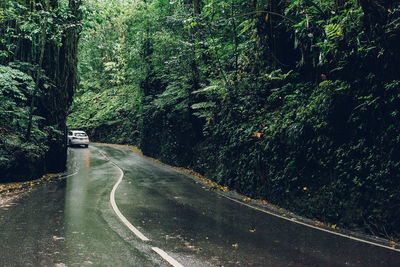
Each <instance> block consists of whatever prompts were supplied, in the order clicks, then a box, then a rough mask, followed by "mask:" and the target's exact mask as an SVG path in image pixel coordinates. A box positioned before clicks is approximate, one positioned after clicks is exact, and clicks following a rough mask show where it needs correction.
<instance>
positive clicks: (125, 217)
mask: <svg viewBox="0 0 400 267" xmlns="http://www.w3.org/2000/svg"><path fill="white" fill-rule="evenodd" d="M74 163H75V164H76V166H77V173H76V174H75V175H72V176H70V177H69V178H67V179H65V180H61V181H57V182H53V183H50V184H47V185H43V186H41V187H38V188H37V189H36V190H33V191H32V192H30V193H28V194H26V195H24V196H23V197H22V198H20V199H18V200H16V201H14V203H12V204H11V205H10V206H6V207H2V208H0V239H1V240H2V242H1V243H0V265H1V266H16V265H18V266H19V265H21V266H29V265H31V266H32V265H34V266H37V265H41V266H44V265H48V266H73V265H78V266H85V265H88V266H90V265H96V266H97V265H101V266H109V265H116V266H171V265H173V266H399V265H400V253H399V252H397V251H393V250H389V249H385V248H382V247H376V246H373V245H370V244H365V243H361V242H358V241H355V240H350V239H347V238H344V237H341V236H336V235H332V234H330V233H326V232H322V231H319V230H317V229H312V228H309V227H305V226H303V225H300V224H294V223H292V222H290V221H287V220H283V219H281V218H277V217H274V216H271V215H268V214H266V213H263V212H261V211H259V210H255V209H251V208H249V207H246V206H245V205H242V204H240V203H237V202H234V201H231V200H229V199H226V198H224V197H222V196H220V195H218V194H216V193H215V192H212V191H208V190H206V189H204V188H202V185H201V184H200V183H197V182H196V181H195V180H193V179H190V178H189V177H187V176H186V174H184V173H181V172H178V171H175V170H173V169H170V168H168V167H165V166H162V165H159V164H157V163H155V162H153V161H151V160H148V159H146V158H143V157H141V156H140V155H138V154H137V153H135V152H133V151H131V150H129V149H127V148H121V147H115V146H106V145H93V146H91V147H90V148H89V149H84V148H74V149H69V158H68V166H69V168H70V169H71V168H72V166H73V165H74ZM129 225H130V226H129ZM138 233H140V234H141V235H140V234H138Z"/></svg>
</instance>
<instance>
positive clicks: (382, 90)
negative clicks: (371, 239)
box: [0, 0, 400, 240]
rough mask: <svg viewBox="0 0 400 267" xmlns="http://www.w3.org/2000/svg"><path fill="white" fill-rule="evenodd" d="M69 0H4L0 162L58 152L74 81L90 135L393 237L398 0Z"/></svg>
mask: <svg viewBox="0 0 400 267" xmlns="http://www.w3.org/2000/svg"><path fill="white" fill-rule="evenodd" d="M78 2H79V1H74V0H69V1H66V0H58V1H55V0H49V1H46V0H36V1H32V0H30V1H28V0H20V1H13V0H8V1H2V3H1V4H0V7H1V11H0V21H1V26H0V32H1V40H0V41H1V42H0V64H1V65H0V79H1V82H0V86H1V90H2V94H1V96H0V97H1V103H0V105H1V106H0V108H1V110H0V116H1V122H0V123H1V125H0V130H1V132H2V134H1V139H0V141H1V142H0V146H1V154H0V164H1V165H0V169H1V173H2V174H3V173H6V172H7V173H16V172H17V170H20V169H21V168H19V169H16V168H15V167H14V166H19V167H20V165H21V164H25V165H29V166H30V168H31V170H32V171H33V170H34V169H32V168H33V167H32V166H38V165H34V164H32V163H33V162H34V163H37V164H39V165H40V164H42V162H43V164H46V166H47V167H48V166H51V165H49V164H47V163H46V162H49V161H51V159H52V158H53V159H54V155H55V154H54V153H59V155H65V153H64V152H65V149H66V148H65V118H66V115H67V114H66V110H67V108H68V107H69V105H70V104H71V101H72V94H73V92H74V91H75V97H74V100H73V102H72V106H71V108H70V110H69V115H68V120H67V125H68V127H69V128H71V129H72V128H76V129H82V130H85V131H87V132H88V133H89V136H90V137H91V140H92V141H101V142H107V143H122V144H134V145H137V146H139V147H140V148H141V150H142V151H143V153H144V154H145V155H148V156H151V157H155V158H159V159H160V160H162V161H163V162H166V163H168V164H172V165H176V166H183V167H188V168H191V169H193V170H196V171H197V172H199V173H201V174H203V175H205V176H207V177H208V178H210V179H212V180H214V181H216V182H217V183H219V184H221V185H223V186H228V187H229V188H230V189H232V190H236V191H237V192H239V193H242V194H245V195H247V196H249V197H252V198H258V199H264V200H267V201H268V202H270V203H273V204H275V205H279V206H280V207H283V208H286V209H288V210H291V211H293V212H296V213H298V214H300V215H303V216H307V217H309V218H314V219H318V220H320V221H323V222H329V223H331V224H334V225H337V226H339V227H342V228H346V229H351V230H356V231H362V232H366V233H371V234H374V235H379V236H383V237H386V238H389V239H396V240H398V239H399V238H400V230H399V229H400V219H399V218H400V72H399V71H398V69H397V67H398V66H399V63H400V49H398V44H399V43H400V7H399V2H400V1H397V0H361V1H357V0H350V1H343V0H328V1H317V0H276V1H272V0H251V1H250V0H87V1H82V4H81V6H80V8H79V5H78V4H79V3H78ZM79 19H81V24H79V23H78V20H79ZM79 31H81V36H80V42H79V46H78V47H77V40H78V33H79ZM77 50H78V55H76V52H77ZM76 56H77V57H78V62H79V63H78V67H77V70H76V65H75V64H76ZM76 71H77V72H76ZM76 75H77V76H76ZM76 77H78V83H79V85H78V86H77V88H76V90H75V79H76ZM63 140H64V141H63ZM63 153H64V154H63ZM64 157H65V156H64ZM42 159H47V161H46V160H45V161H42ZM17 161H20V162H24V163H18V164H20V165H18V164H17V163H15V162H17ZM63 162H65V160H64V161H63V160H61V161H59V162H58V166H60V165H62V164H63ZM13 164H14V165H13ZM37 169H43V168H39V167H37ZM44 169H45V168H44ZM15 176H18V175H15ZM19 176H21V175H19Z"/></svg>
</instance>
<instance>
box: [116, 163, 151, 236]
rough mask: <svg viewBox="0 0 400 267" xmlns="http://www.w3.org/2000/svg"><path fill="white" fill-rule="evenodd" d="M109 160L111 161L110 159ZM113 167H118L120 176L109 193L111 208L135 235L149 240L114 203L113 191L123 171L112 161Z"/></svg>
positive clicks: (120, 180)
mask: <svg viewBox="0 0 400 267" xmlns="http://www.w3.org/2000/svg"><path fill="white" fill-rule="evenodd" d="M110 162H111V161H110ZM111 163H112V164H113V165H114V166H115V167H117V168H118V170H119V171H120V173H121V174H120V176H119V179H118V181H117V183H116V184H115V185H114V187H113V189H112V191H111V194H110V203H111V206H112V208H113V210H114V211H115V213H116V214H117V216H118V217H119V218H120V220H121V221H122V222H123V223H124V224H125V225H126V226H127V227H128V228H129V230H131V231H132V232H133V233H134V234H135V235H136V236H137V237H139V238H140V239H141V240H142V241H149V239H148V238H147V237H145V236H144V235H143V234H142V233H141V232H140V231H139V230H138V229H137V228H136V227H135V226H133V225H132V224H131V223H130V222H129V221H128V220H127V219H126V218H125V216H124V215H122V213H121V211H120V210H119V208H118V206H117V203H115V191H116V190H117V188H118V186H119V184H120V183H121V182H122V178H123V177H124V172H123V171H122V169H121V168H120V167H118V166H117V165H116V164H115V163H114V162H111Z"/></svg>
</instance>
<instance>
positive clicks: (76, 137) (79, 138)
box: [68, 131, 89, 147]
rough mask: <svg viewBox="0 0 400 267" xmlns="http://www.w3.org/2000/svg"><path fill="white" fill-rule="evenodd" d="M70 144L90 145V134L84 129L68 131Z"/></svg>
mask: <svg viewBox="0 0 400 267" xmlns="http://www.w3.org/2000/svg"><path fill="white" fill-rule="evenodd" d="M68 145H69V146H71V147H72V146H81V145H83V146H85V147H88V146H89V136H88V135H87V134H86V133H85V132H84V131H69V132H68Z"/></svg>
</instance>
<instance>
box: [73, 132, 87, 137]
mask: <svg viewBox="0 0 400 267" xmlns="http://www.w3.org/2000/svg"><path fill="white" fill-rule="evenodd" d="M75 136H78V137H86V136H87V135H86V134H85V133H76V134H75Z"/></svg>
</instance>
